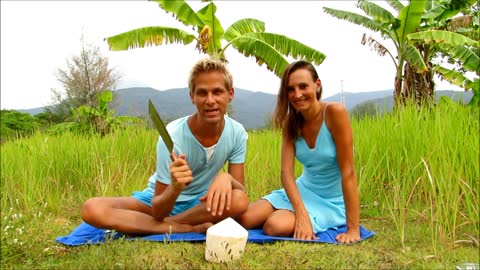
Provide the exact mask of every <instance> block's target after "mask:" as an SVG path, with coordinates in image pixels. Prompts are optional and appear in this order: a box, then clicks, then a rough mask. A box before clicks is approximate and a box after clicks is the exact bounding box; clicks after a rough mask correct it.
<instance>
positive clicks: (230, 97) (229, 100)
mask: <svg viewBox="0 0 480 270" xmlns="http://www.w3.org/2000/svg"><path fill="white" fill-rule="evenodd" d="M228 93H229V95H228V102H229V103H230V102H232V100H233V98H234V97H235V89H234V88H233V87H232V89H230V91H228Z"/></svg>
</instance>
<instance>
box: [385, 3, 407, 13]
mask: <svg viewBox="0 0 480 270" xmlns="http://www.w3.org/2000/svg"><path fill="white" fill-rule="evenodd" d="M386 1H387V3H388V4H389V5H390V6H391V7H392V8H393V9H395V10H396V11H398V12H400V10H402V8H403V7H404V5H403V4H402V3H401V2H400V1H398V0H386Z"/></svg>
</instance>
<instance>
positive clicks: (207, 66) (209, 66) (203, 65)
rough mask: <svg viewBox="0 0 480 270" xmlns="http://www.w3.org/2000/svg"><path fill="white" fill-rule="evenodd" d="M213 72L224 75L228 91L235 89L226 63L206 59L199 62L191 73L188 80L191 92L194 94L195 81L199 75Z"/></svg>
mask: <svg viewBox="0 0 480 270" xmlns="http://www.w3.org/2000/svg"><path fill="white" fill-rule="evenodd" d="M213 71H218V72H221V73H222V74H223V79H224V80H225V87H226V88H227V90H230V89H231V88H232V87H233V78H232V74H231V73H230V71H229V70H228V67H227V65H226V63H225V62H223V61H222V60H219V59H213V58H204V59H201V60H200V61H198V62H197V63H196V64H195V65H194V66H193V68H192V70H191V71H190V76H189V78H188V87H189V88H190V92H192V93H193V92H194V90H195V85H194V81H195V79H196V78H197V77H198V75H199V74H201V73H208V72H213Z"/></svg>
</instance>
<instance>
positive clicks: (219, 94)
mask: <svg viewBox="0 0 480 270" xmlns="http://www.w3.org/2000/svg"><path fill="white" fill-rule="evenodd" d="M193 85H195V89H193V90H191V91H190V98H191V99H192V103H193V104H194V105H195V106H196V107H197V111H198V115H199V117H200V119H201V120H202V121H204V122H205V123H208V124H218V123H221V121H222V120H223V116H224V115H225V113H226V112H227V105H228V103H229V102H230V101H232V99H233V94H234V93H233V88H232V89H227V88H226V86H225V80H224V76H223V74H222V73H221V72H219V71H212V72H208V73H207V72H205V73H200V74H199V75H198V76H197V78H196V79H195V80H194V84H193Z"/></svg>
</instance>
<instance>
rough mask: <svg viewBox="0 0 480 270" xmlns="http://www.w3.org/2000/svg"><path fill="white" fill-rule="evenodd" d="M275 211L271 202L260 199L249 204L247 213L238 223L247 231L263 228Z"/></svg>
mask: <svg viewBox="0 0 480 270" xmlns="http://www.w3.org/2000/svg"><path fill="white" fill-rule="evenodd" d="M273 211H275V209H274V208H273V206H272V204H271V203H270V202H269V201H267V200H263V199H260V200H258V201H256V202H254V203H251V204H249V205H248V208H247V211H245V213H243V214H242V215H241V216H240V217H238V218H237V221H238V222H239V223H240V224H241V225H242V226H243V227H244V228H246V229H252V228H257V227H261V226H262V225H263V223H264V222H265V221H266V220H267V218H268V217H269V216H270V215H271V214H272V213H273Z"/></svg>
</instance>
